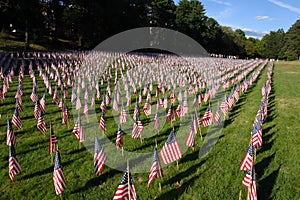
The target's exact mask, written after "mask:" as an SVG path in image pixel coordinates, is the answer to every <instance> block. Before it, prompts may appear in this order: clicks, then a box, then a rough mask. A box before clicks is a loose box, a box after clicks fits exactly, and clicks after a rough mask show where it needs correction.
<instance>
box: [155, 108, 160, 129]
mask: <svg viewBox="0 0 300 200" xmlns="http://www.w3.org/2000/svg"><path fill="white" fill-rule="evenodd" d="M154 129H156V130H160V120H159V114H158V111H156V114H155V116H154Z"/></svg>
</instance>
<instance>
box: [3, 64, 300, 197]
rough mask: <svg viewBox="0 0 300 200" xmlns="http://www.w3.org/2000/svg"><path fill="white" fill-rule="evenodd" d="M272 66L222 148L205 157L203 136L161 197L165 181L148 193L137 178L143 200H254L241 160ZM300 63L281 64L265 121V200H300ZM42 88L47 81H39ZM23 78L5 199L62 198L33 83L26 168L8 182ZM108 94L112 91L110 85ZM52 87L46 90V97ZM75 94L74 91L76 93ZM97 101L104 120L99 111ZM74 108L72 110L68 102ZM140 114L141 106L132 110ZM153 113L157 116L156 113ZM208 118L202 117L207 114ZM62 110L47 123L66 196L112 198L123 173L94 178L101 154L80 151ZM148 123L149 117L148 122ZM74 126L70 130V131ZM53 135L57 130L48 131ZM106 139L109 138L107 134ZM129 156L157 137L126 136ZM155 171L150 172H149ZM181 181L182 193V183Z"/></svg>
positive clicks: (261, 179) (25, 131)
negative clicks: (54, 178) (58, 156)
mask: <svg viewBox="0 0 300 200" xmlns="http://www.w3.org/2000/svg"><path fill="white" fill-rule="evenodd" d="M266 73H267V67H266V68H265V69H264V70H263V71H262V73H261V75H260V76H259V77H258V79H257V81H256V82H255V83H254V84H253V86H252V87H250V88H249V89H248V91H247V92H246V93H245V94H243V95H241V96H240V100H239V101H238V102H237V103H236V104H235V105H234V107H233V110H231V112H230V113H229V115H228V117H227V118H226V121H225V126H224V129H223V131H222V133H221V136H220V139H219V140H218V142H217V143H216V145H215V147H214V148H213V149H212V150H211V151H210V152H209V153H208V154H207V156H205V157H203V158H199V156H198V153H199V149H200V147H201V145H202V141H201V139H200V136H199V135H197V136H196V141H195V142H196V146H197V147H196V148H195V149H194V151H192V150H191V149H188V150H187V151H186V152H185V154H184V155H183V158H182V159H180V161H179V170H177V169H176V163H172V164H171V165H169V166H168V167H166V168H164V175H165V176H164V177H163V178H162V179H161V180H160V182H161V184H162V192H159V191H158V182H159V180H157V179H155V180H154V182H153V184H152V185H151V188H150V189H148V188H147V181H148V176H149V174H148V173H143V174H133V179H134V181H135V188H136V192H137V198H138V199H197V200H198V199H238V196H239V192H240V190H242V192H243V194H242V196H243V199H246V190H245V188H244V187H243V186H242V184H241V181H242V179H243V178H244V175H245V172H243V171H241V170H239V165H240V162H241V160H242V158H243V156H244V153H245V151H246V149H247V146H248V143H249V139H250V131H251V129H252V123H253V121H254V118H255V115H256V112H257V110H258V108H259V105H260V100H261V88H262V86H263V84H264V83H265V81H266V80H267V75H266ZM299 75H300V64H299V62H279V63H275V67H274V76H273V83H272V86H273V90H272V91H271V94H270V97H269V109H268V116H267V119H266V121H265V122H264V123H263V147H262V148H261V149H259V150H258V151H257V158H256V164H255V167H256V175H257V176H256V177H257V190H258V194H259V199H300V181H299V180H300V177H299V173H298V172H299V170H300V161H299V159H298V158H299V156H298V152H299V151H300V146H299V142H300V139H299V136H298V135H297V134H298V133H299V131H300V125H299V117H300V116H299V111H298V110H299V102H300V99H299V96H300V94H299V89H300V88H299V87H300V84H299V82H300V81H299ZM38 81H39V82H38V84H39V86H42V85H43V84H42V81H41V79H40V78H38ZM16 87H17V79H14V81H13V83H12V84H11V86H10V88H9V92H8V93H7V95H6V98H7V99H6V100H5V101H4V102H1V103H0V114H2V118H1V119H0V141H1V145H0V166H1V169H2V170H1V171H0V177H1V181H0V199H59V197H57V196H56V195H55V192H54V188H53V182H52V175H53V164H52V163H51V161H50V156H49V154H48V137H49V136H48V133H49V132H47V135H46V138H44V136H43V135H41V134H40V133H39V132H38V131H37V130H36V128H35V126H36V120H35V119H34V118H33V106H34V104H33V103H32V102H31V100H30V99H29V95H30V93H31V91H32V81H31V79H30V78H29V77H28V76H26V77H25V79H24V95H23V97H22V100H23V110H24V111H23V112H22V113H21V119H22V123H23V128H22V129H21V130H20V131H16V130H15V134H16V136H17V141H18V144H17V147H16V152H17V157H18V159H19V163H20V165H21V168H22V170H23V173H22V174H18V175H16V176H15V180H16V183H15V184H12V183H11V182H10V181H9V179H8V146H6V117H7V116H8V117H11V116H12V114H13V111H14V106H15V100H14V95H15V92H16ZM103 88H104V87H103ZM43 91H44V88H43V87H41V88H39V95H40V96H39V98H41V96H42V93H43ZM70 92H71V91H70ZM100 103H101V101H96V109H97V119H99V116H100V113H99V109H98V108H99V105H100ZM68 107H69V108H71V104H68ZM132 108H133V107H132ZM152 112H153V111H152ZM112 114H113V113H112V112H108V113H107V115H106V118H107V130H108V132H107V135H108V138H110V139H111V140H115V134H116V131H117V126H116V125H115V124H114V123H113V120H112V118H109V117H111V116H112ZM202 115H203V113H202V114H201V116H202ZM60 120H61V112H60V111H59V109H58V107H57V106H56V105H55V104H54V103H52V99H51V98H50V95H47V104H46V115H45V121H46V123H47V124H49V122H50V121H52V122H55V123H54V125H53V129H54V132H55V134H56V136H57V138H58V141H59V150H60V152H61V158H62V166H63V170H64V174H65V177H66V182H67V189H66V190H65V191H64V192H63V197H64V198H65V199H112V198H113V195H114V193H115V191H116V189H117V187H118V185H119V182H120V181H121V178H122V175H123V172H120V171H117V170H114V169H110V168H109V167H107V166H106V167H105V168H104V170H103V172H102V174H101V175H100V176H99V177H96V176H95V175H94V172H93V155H92V154H91V153H90V152H89V151H88V150H86V148H85V147H84V145H82V146H79V144H78V142H77V141H76V139H75V137H74V136H73V135H72V134H71V132H72V129H73V126H74V121H73V119H72V118H70V120H69V125H61V121H60ZM142 120H143V122H145V124H146V121H147V119H146V118H142ZM68 126H69V127H68ZM47 128H48V129H49V126H48V127H47ZM168 134H169V128H168V127H166V128H164V130H163V131H161V133H160V137H161V138H159V137H156V139H158V140H159V139H160V140H159V141H158V142H159V147H162V145H163V143H164V142H165V140H166V138H167V136H168ZM99 136H100V135H99ZM100 137H101V136H100ZM124 139H125V146H127V147H126V149H128V150H135V149H136V150H138V151H140V152H147V151H152V149H153V144H154V139H155V137H153V138H148V139H145V141H144V143H143V144H141V143H140V141H134V142H132V139H130V137H129V136H125V138H124ZM149 169H150V166H149ZM177 182H178V183H180V187H177V186H176V183H177Z"/></svg>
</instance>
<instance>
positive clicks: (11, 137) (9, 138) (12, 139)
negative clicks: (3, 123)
mask: <svg viewBox="0 0 300 200" xmlns="http://www.w3.org/2000/svg"><path fill="white" fill-rule="evenodd" d="M6 144H7V145H8V146H14V147H15V146H16V144H17V138H16V136H15V134H14V131H13V128H12V125H11V122H10V120H9V119H7V134H6Z"/></svg>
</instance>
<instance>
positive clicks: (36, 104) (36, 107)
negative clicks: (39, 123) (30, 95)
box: [33, 100, 41, 119]
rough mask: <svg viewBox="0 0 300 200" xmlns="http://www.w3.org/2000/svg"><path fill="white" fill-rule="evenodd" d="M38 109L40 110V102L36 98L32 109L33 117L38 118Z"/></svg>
mask: <svg viewBox="0 0 300 200" xmlns="http://www.w3.org/2000/svg"><path fill="white" fill-rule="evenodd" d="M40 111H41V108H40V102H39V101H38V100H37V101H36V102H35V106H34V111H33V115H34V118H35V119H38V118H39V114H40Z"/></svg>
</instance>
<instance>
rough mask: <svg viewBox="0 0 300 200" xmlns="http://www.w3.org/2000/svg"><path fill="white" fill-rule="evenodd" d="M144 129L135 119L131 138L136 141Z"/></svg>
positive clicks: (137, 118) (137, 119)
mask: <svg viewBox="0 0 300 200" xmlns="http://www.w3.org/2000/svg"><path fill="white" fill-rule="evenodd" d="M143 129H144V127H143V125H142V122H141V121H140V119H139V117H136V119H135V122H134V124H133V128H132V132H131V138H133V139H138V138H140V136H141V132H142V130H143Z"/></svg>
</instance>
